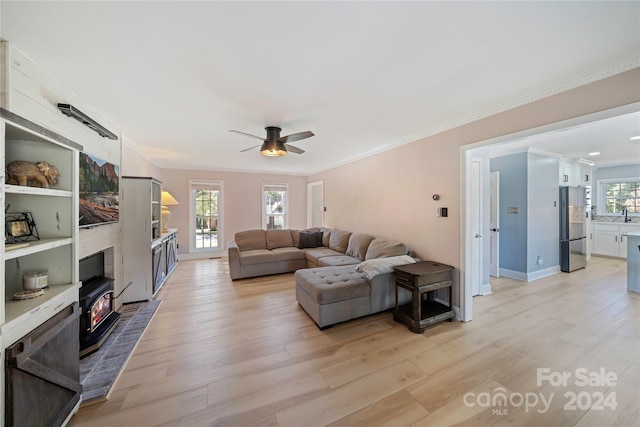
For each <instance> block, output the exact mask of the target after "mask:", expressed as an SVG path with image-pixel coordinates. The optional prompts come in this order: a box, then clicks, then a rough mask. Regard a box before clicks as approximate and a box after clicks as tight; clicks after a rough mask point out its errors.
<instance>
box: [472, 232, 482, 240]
mask: <svg viewBox="0 0 640 427" xmlns="http://www.w3.org/2000/svg"><path fill="white" fill-rule="evenodd" d="M474 237H475V238H476V239H477V238H479V237H482V236H481V235H480V233H476V235H475V236H474Z"/></svg>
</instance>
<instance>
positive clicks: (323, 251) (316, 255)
mask: <svg viewBox="0 0 640 427" xmlns="http://www.w3.org/2000/svg"><path fill="white" fill-rule="evenodd" d="M342 255H343V254H341V253H340V252H336V251H334V250H333V249H329V248H325V247H321V248H315V249H307V251H306V252H305V256H306V258H307V260H308V261H310V262H311V263H312V264H315V265H319V264H318V260H319V259H320V258H322V257H327V256H342Z"/></svg>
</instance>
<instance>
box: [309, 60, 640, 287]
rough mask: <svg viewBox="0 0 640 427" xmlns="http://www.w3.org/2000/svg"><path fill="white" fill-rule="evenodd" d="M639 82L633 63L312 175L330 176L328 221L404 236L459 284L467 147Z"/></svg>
mask: <svg viewBox="0 0 640 427" xmlns="http://www.w3.org/2000/svg"><path fill="white" fill-rule="evenodd" d="M639 82H640V69H634V70H631V71H628V72H625V73H622V74H619V75H616V76H613V77H610V78H607V79H603V80H600V81H598V82H595V83H592V84H589V85H586V86H582V87H579V88H576V89H573V90H570V91H567V92H563V93H561V94H558V95H554V96H551V97H548V98H545V99H542V100H540V101H536V102H533V103H530V104H527V105H524V106H521V107H518V108H514V109H511V110H508V111H505V112H503V113H499V114H496V115H493V116H490V117H487V118H484V119H481V120H477V121H475V122H472V123H469V124H466V125H463V126H459V127H457V128H454V129H451V130H448V131H445V132H442V133H439V134H436V135H433V136H429V137H426V138H423V139H421V140H418V141H415V142H413V143H410V144H406V145H404V146H401V147H398V148H396V149H393V150H390V151H387V152H384V153H380V154H377V155H374V156H371V157H368V158H365V159H362V160H359V161H356V162H353V163H350V164H347V165H344V166H340V167H337V168H335V169H331V170H328V171H325V172H322V173H318V174H315V175H313V176H310V177H309V181H310V182H311V181H316V180H320V179H322V180H324V192H325V206H326V207H327V212H326V214H325V225H326V226H328V227H336V228H343V229H346V230H352V231H361V232H368V233H371V234H373V235H376V236H382V237H386V238H391V239H396V240H400V241H402V242H404V243H406V244H407V245H408V246H409V247H410V248H411V249H413V250H415V251H416V252H417V254H418V255H419V256H420V257H422V258H423V259H432V260H437V261H440V262H444V263H447V264H450V265H453V266H455V267H456V269H457V276H458V283H459V274H460V268H461V255H460V249H461V248H460V229H461V222H460V219H461V217H460V210H461V206H460V198H461V194H460V192H461V190H460V182H461V173H462V171H461V170H460V147H461V146H463V145H466V144H471V143H474V142H479V141H484V140H487V139H491V138H495V137H498V136H502V135H508V134H511V133H514V132H517V131H521V130H526V129H531V128H535V127H538V126H542V125H546V124H550V123H554V122H558V121H562V120H566V119H570V118H575V117H580V116H583V115H586V114H590V113H594V112H598V111H603V110H607V109H610V108H614V107H618V106H621V105H627V104H630V103H633V102H638V101H640V89H639ZM436 193H437V194H439V195H440V200H439V201H438V202H435V201H433V200H432V195H433V194H436ZM438 206H446V207H448V208H449V217H448V218H439V217H437V216H436V207H438ZM455 299H456V300H457V299H458V298H457V296H456V298H455Z"/></svg>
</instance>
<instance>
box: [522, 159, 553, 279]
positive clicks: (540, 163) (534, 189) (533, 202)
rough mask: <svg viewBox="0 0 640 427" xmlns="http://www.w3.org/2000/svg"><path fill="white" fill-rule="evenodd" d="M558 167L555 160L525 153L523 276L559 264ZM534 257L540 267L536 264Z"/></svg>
mask: <svg viewBox="0 0 640 427" xmlns="http://www.w3.org/2000/svg"><path fill="white" fill-rule="evenodd" d="M558 168H559V162H558V159H557V158H554V157H547V156H542V155H539V154H535V153H529V163H528V172H529V173H528V176H529V185H528V187H529V190H528V196H529V197H528V202H529V210H528V215H529V216H528V219H529V226H528V227H529V233H528V235H529V241H528V243H527V246H528V250H527V273H532V272H535V271H539V270H544V269H546V268H549V267H554V266H556V265H559V264H560V258H559V256H560V212H559V210H558V204H559V203H558V201H559V199H560V190H559V185H558ZM538 257H540V258H541V259H542V261H543V264H542V265H538V262H537V261H538Z"/></svg>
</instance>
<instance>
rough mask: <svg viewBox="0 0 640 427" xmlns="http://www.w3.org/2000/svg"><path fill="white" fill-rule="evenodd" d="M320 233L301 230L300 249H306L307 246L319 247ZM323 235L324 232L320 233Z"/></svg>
mask: <svg viewBox="0 0 640 427" xmlns="http://www.w3.org/2000/svg"><path fill="white" fill-rule="evenodd" d="M317 234H318V233H313V232H311V231H301V232H300V244H298V249H306V248H317V247H318V238H317ZM320 235H322V233H320Z"/></svg>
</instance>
